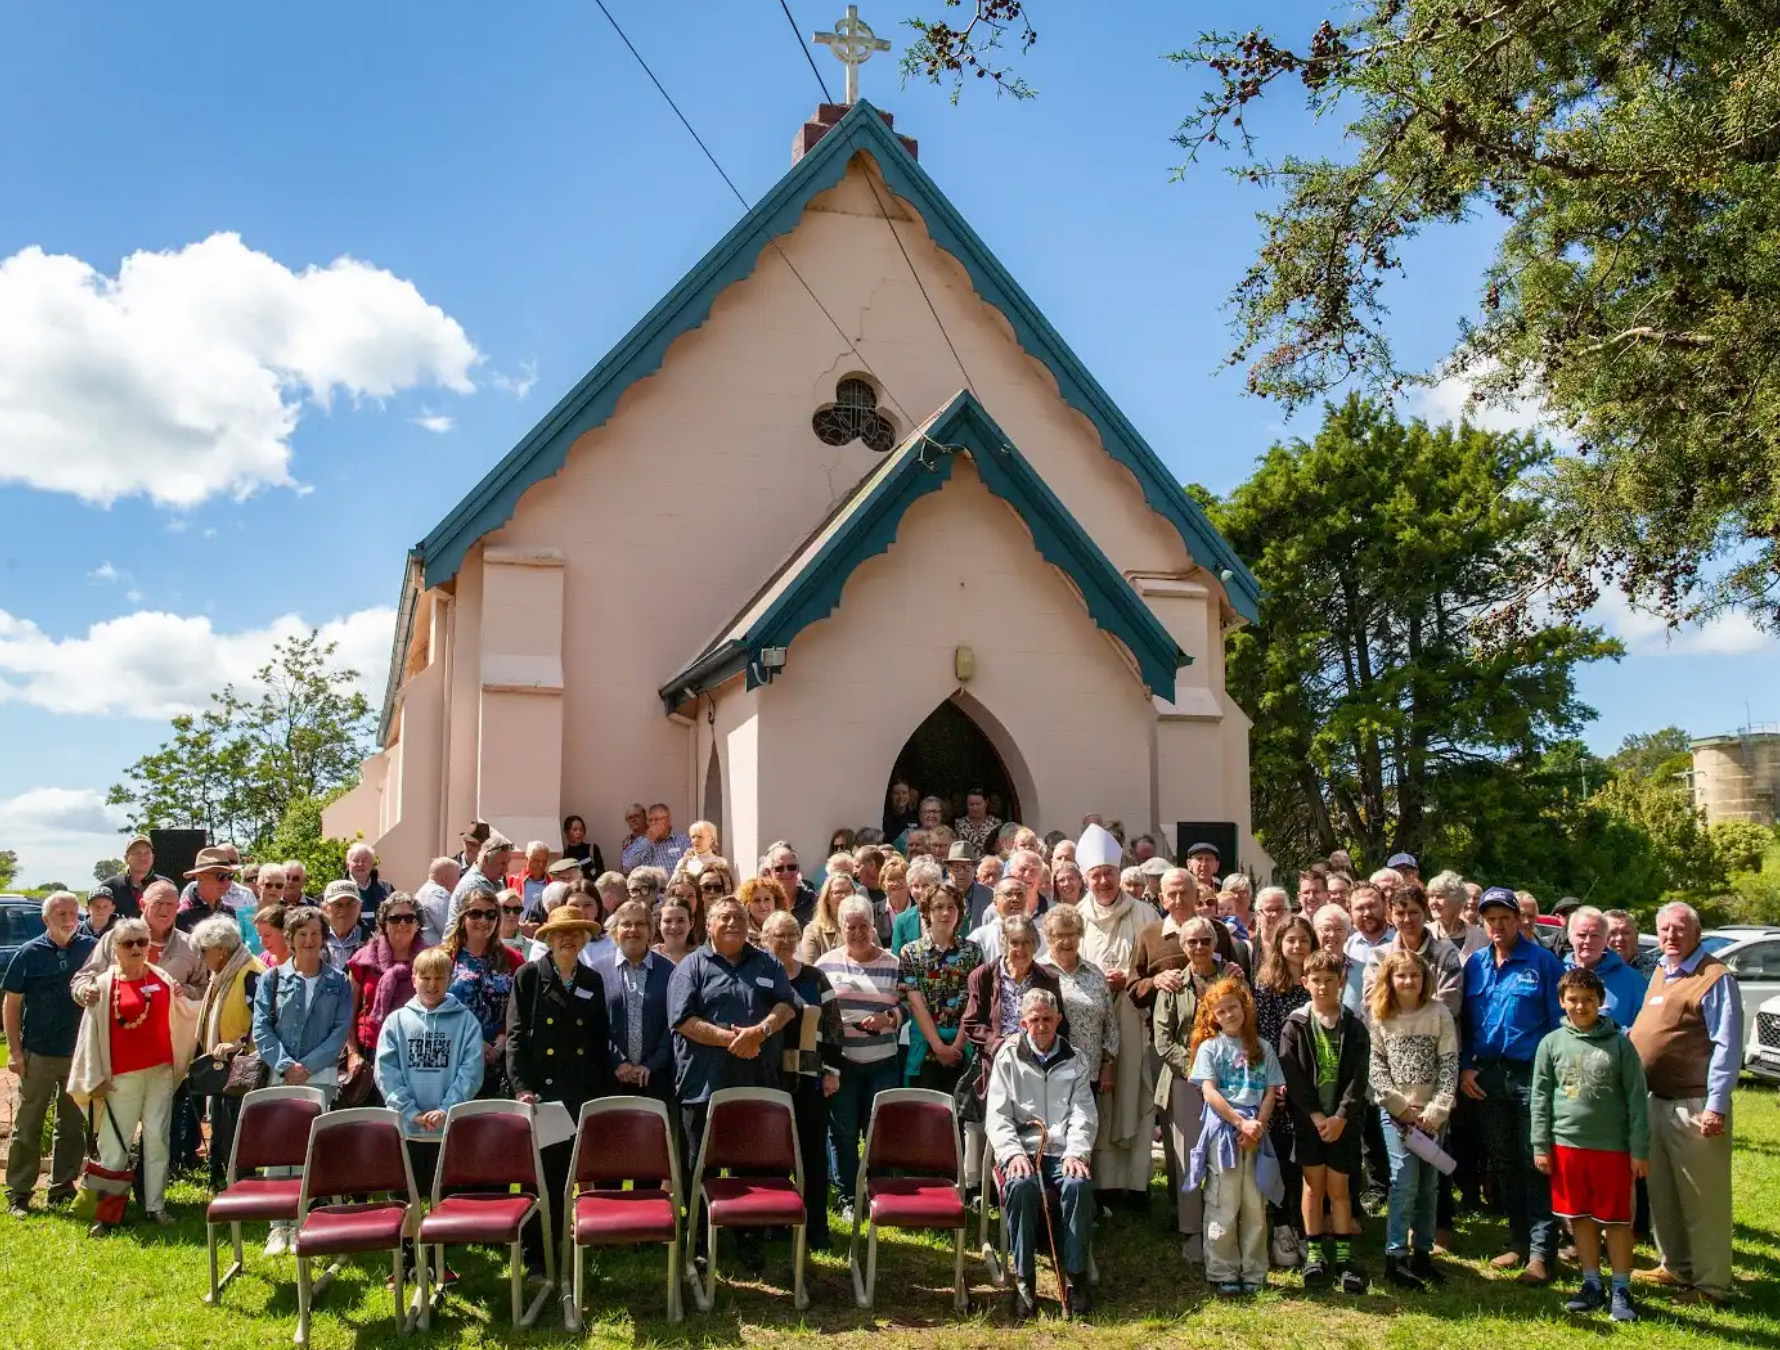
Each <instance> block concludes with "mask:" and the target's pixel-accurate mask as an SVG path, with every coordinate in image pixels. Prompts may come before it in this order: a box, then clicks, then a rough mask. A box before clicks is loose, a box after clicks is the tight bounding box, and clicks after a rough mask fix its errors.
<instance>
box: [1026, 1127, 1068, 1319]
mask: <svg viewBox="0 0 1780 1350" xmlns="http://www.w3.org/2000/svg"><path fill="white" fill-rule="evenodd" d="M1050 1137H1051V1136H1050V1131H1049V1130H1048V1129H1047V1128H1046V1126H1045V1123H1044V1120H1043V1119H1042V1118H1041V1119H1040V1120H1039V1122H1038V1160H1037V1162H1036V1163H1035V1164H1034V1166H1033V1171H1034V1172H1035V1173H1036V1174H1037V1176H1038V1208H1039V1211H1040V1212H1041V1213H1042V1214H1043V1215H1044V1216H1045V1240H1046V1241H1047V1242H1049V1243H1050V1244H1051V1269H1052V1270H1054V1271H1056V1272H1057V1301H1058V1302H1059V1303H1060V1304H1061V1305H1062V1307H1063V1320H1064V1321H1066V1322H1067V1321H1068V1320H1069V1276H1068V1274H1067V1273H1066V1272H1065V1271H1064V1269H1063V1263H1062V1262H1061V1261H1059V1260H1058V1259H1057V1230H1056V1229H1055V1228H1054V1227H1052V1225H1051V1202H1050V1198H1049V1197H1048V1196H1046V1195H1045V1145H1046V1144H1047V1143H1049V1142H1050ZM1032 1292H1033V1294H1034V1296H1035V1297H1036V1295H1037V1293H1038V1291H1037V1290H1036V1289H1035V1290H1033V1291H1032Z"/></svg>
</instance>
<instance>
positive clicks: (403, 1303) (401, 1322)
mask: <svg viewBox="0 0 1780 1350" xmlns="http://www.w3.org/2000/svg"><path fill="white" fill-rule="evenodd" d="M389 1261H390V1273H391V1274H392V1275H394V1276H395V1280H396V1335H398V1336H406V1335H407V1334H408V1333H409V1332H410V1331H413V1330H414V1328H415V1326H416V1325H417V1324H419V1322H420V1320H421V1318H422V1317H424V1316H425V1313H426V1300H425V1299H423V1298H422V1297H421V1296H420V1287H419V1283H418V1281H419V1280H420V1278H421V1276H420V1270H421V1269H422V1267H423V1265H424V1263H425V1261H426V1257H425V1256H424V1255H422V1254H421V1252H420V1250H419V1248H416V1249H415V1252H414V1270H415V1280H416V1285H415V1289H414V1297H413V1299H412V1300H410V1299H408V1298H405V1297H404V1295H405V1294H406V1293H407V1291H408V1282H407V1273H406V1271H404V1269H403V1266H404V1265H406V1262H405V1261H404V1260H403V1259H402V1244H401V1243H400V1242H397V1243H396V1245H395V1247H394V1248H393V1249H391V1251H390V1257H389Z"/></svg>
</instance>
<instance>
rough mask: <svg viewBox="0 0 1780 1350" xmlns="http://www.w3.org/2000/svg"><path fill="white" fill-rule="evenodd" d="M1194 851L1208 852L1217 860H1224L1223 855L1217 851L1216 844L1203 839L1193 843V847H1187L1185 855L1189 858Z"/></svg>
mask: <svg viewBox="0 0 1780 1350" xmlns="http://www.w3.org/2000/svg"><path fill="white" fill-rule="evenodd" d="M1195 853H1209V854H1211V856H1212V857H1214V858H1216V859H1217V860H1218V861H1219V862H1222V861H1223V860H1224V855H1223V854H1222V853H1219V852H1218V846H1217V845H1216V844H1208V843H1206V842H1205V841H1204V840H1200V841H1199V842H1198V843H1197V844H1194V845H1193V847H1191V848H1190V849H1188V850H1187V853H1186V856H1187V857H1189V858H1190V857H1192V856H1193V855H1194V854H1195Z"/></svg>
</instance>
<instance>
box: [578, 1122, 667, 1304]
mask: <svg viewBox="0 0 1780 1350" xmlns="http://www.w3.org/2000/svg"><path fill="white" fill-rule="evenodd" d="M626 1181H629V1182H632V1183H633V1188H632V1189H631V1190H628V1191H627V1190H623V1189H621V1188H622V1187H623V1185H624V1183H625V1182H626ZM562 1203H563V1212H564V1213H565V1214H567V1215H568V1216H569V1221H568V1223H567V1224H566V1225H564V1227H565V1228H566V1230H567V1232H566V1240H567V1242H568V1254H567V1255H566V1256H565V1258H564V1259H565V1261H566V1262H567V1263H568V1264H569V1265H570V1267H571V1268H572V1269H573V1271H574V1288H573V1292H572V1293H571V1294H570V1296H569V1299H568V1301H567V1304H566V1307H565V1312H564V1317H563V1320H564V1321H566V1322H567V1323H568V1327H569V1330H570V1331H578V1330H580V1328H581V1318H582V1316H583V1314H584V1313H585V1311H586V1304H585V1303H584V1301H583V1299H582V1294H581V1287H582V1279H583V1272H584V1268H585V1266H586V1264H587V1261H586V1257H585V1252H586V1249H587V1248H588V1247H611V1246H631V1245H633V1244H636V1243H643V1242H665V1243H666V1244H667V1249H668V1256H667V1314H668V1321H670V1322H678V1321H679V1320H680V1318H681V1316H682V1309H681V1303H680V1279H681V1257H680V1152H679V1150H678V1149H676V1148H675V1147H674V1124H673V1121H672V1120H671V1119H670V1118H669V1116H668V1109H667V1107H666V1106H665V1105H664V1104H663V1103H661V1102H659V1101H657V1100H656V1099H655V1098H653V1097H602V1098H600V1099H599V1100H597V1101H591V1102H587V1103H585V1104H584V1105H583V1106H582V1107H581V1121H580V1124H579V1126H578V1127H577V1129H576V1131H575V1151H574V1154H573V1157H572V1158H571V1160H570V1162H569V1184H568V1189H567V1191H566V1192H565V1194H564V1195H563V1201H562Z"/></svg>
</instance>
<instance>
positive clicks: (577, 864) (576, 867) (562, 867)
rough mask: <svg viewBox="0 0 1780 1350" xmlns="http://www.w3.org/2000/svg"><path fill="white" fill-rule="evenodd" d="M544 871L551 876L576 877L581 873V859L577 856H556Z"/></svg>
mask: <svg viewBox="0 0 1780 1350" xmlns="http://www.w3.org/2000/svg"><path fill="white" fill-rule="evenodd" d="M544 871H545V872H546V873H548V874H549V875H550V876H553V877H578V876H580V875H581V860H580V859H579V858H558V859H557V860H556V861H555V862H553V863H551V864H550V866H548V867H546V868H545V869H544Z"/></svg>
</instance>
